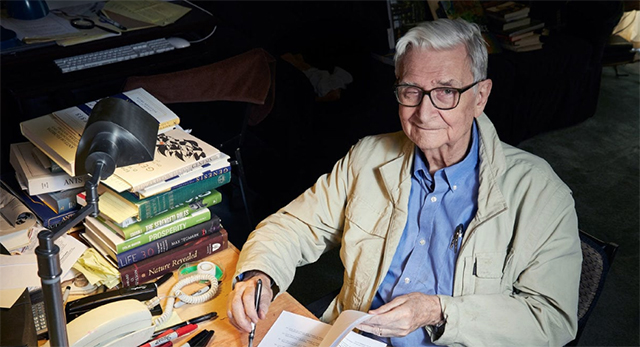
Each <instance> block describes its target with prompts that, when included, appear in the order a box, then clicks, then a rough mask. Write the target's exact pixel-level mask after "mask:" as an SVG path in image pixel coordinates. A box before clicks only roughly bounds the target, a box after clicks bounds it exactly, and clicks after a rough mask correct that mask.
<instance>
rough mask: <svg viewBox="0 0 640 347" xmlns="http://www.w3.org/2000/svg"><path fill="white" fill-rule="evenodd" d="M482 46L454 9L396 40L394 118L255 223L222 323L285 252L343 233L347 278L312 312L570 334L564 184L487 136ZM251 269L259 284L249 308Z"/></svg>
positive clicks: (317, 248) (278, 270)
mask: <svg viewBox="0 0 640 347" xmlns="http://www.w3.org/2000/svg"><path fill="white" fill-rule="evenodd" d="M487 60H488V57H487V50H486V47H485V45H484V41H483V39H482V35H481V33H480V31H479V29H478V27H477V26H476V25H475V24H470V23H467V22H465V21H463V20H448V19H439V20H436V21H433V22H426V23H423V24H421V25H418V26H417V27H415V28H413V29H411V30H410V31H409V32H408V33H407V34H406V35H405V36H404V37H402V38H401V39H400V40H399V41H398V43H397V45H396V56H395V63H396V76H397V85H396V86H395V93H396V96H397V99H398V103H399V104H400V106H399V114H400V120H401V123H402V130H403V131H402V132H398V133H392V134H384V135H377V136H370V137H367V138H364V139H362V140H360V141H359V142H358V143H357V144H356V145H354V146H353V147H352V148H351V150H350V151H349V152H348V153H347V155H346V156H345V157H344V158H342V159H341V160H340V161H339V162H338V163H337V164H336V165H335V166H334V168H333V170H332V171H331V172H330V173H329V174H327V175H324V176H322V177H320V179H319V180H318V181H317V182H316V184H315V185H314V186H313V187H311V188H310V189H308V190H307V191H306V192H304V193H303V194H302V195H300V196H299V197H298V198H296V199H295V200H294V201H293V202H291V203H290V204H288V205H287V206H285V207H284V208H282V209H281V210H280V211H278V212H277V213H275V214H273V215H271V216H269V217H268V218H266V219H265V220H264V221H263V222H261V223H260V224H259V225H258V227H257V228H256V230H255V231H254V232H253V233H252V234H251V235H250V236H249V239H248V240H247V242H246V243H245V245H244V247H243V250H242V253H241V254H240V260H239V262H238V267H237V273H236V275H238V277H237V282H236V283H235V289H234V291H233V293H232V294H231V296H230V298H229V304H228V315H229V318H230V321H231V323H232V324H234V325H235V326H236V327H237V328H238V329H240V330H241V331H245V332H248V331H249V330H250V327H251V322H257V321H258V320H259V319H262V318H264V317H265V314H266V312H267V309H268V305H269V303H270V300H271V299H272V297H273V295H274V294H277V291H283V290H286V288H287V287H288V286H289V285H290V283H291V281H292V280H293V277H294V273H295V268H296V266H301V265H305V264H307V263H310V262H314V261H316V260H317V259H318V258H319V257H320V255H321V254H322V253H323V252H325V251H326V250H327V249H329V248H330V247H338V246H339V247H341V248H340V257H341V259H342V262H343V264H344V268H345V270H344V271H345V272H344V284H343V287H342V289H341V291H340V293H339V295H338V296H337V297H336V298H335V299H334V300H333V302H332V303H331V304H330V306H329V308H328V309H327V310H326V311H325V313H324V315H323V317H322V319H323V320H324V321H327V322H331V321H333V320H335V318H336V317H337V316H338V315H339V314H340V312H341V311H343V310H347V309H354V310H360V311H369V313H372V314H373V315H374V316H373V317H371V318H370V319H369V320H367V321H366V322H364V323H361V324H360V325H359V326H358V328H359V329H360V330H361V331H362V332H364V333H365V334H369V335H370V336H373V337H375V338H378V339H380V340H382V341H384V342H386V343H387V344H389V345H393V346H428V345H433V344H437V345H472V346H474V345H509V346H515V345H518V346H520V345H536V346H537V345H551V346H560V345H563V344H565V343H567V342H569V341H571V340H572V339H573V337H574V336H575V333H576V330H577V307H578V285H579V279H580V269H581V261H582V254H581V250H580V241H579V237H578V227H577V217H576V212H575V208H574V201H573V198H572V196H571V191H570V190H569V188H568V187H567V186H566V185H565V184H564V183H563V182H562V181H561V180H560V179H559V178H558V177H557V176H556V175H555V173H554V172H553V171H552V169H551V168H550V167H549V165H548V164H547V163H546V162H545V161H543V160H542V159H540V158H538V157H536V156H534V155H531V154H529V153H526V152H524V151H521V150H519V149H517V148H514V147H511V146H509V145H507V144H504V143H502V142H500V140H499V139H498V136H497V134H496V131H495V129H494V127H493V125H492V124H491V122H490V121H489V119H488V118H487V116H486V115H484V113H483V110H484V107H485V105H486V103H487V99H488V97H489V94H490V92H491V87H492V82H491V80H489V79H487V78H486V73H487V72H486V71H487ZM514 117H517V115H514ZM259 278H261V279H262V281H263V283H267V284H270V286H266V290H263V292H262V300H261V303H260V307H259V310H258V311H256V308H255V305H254V303H253V297H254V292H255V289H254V288H255V283H256V281H257V279H259Z"/></svg>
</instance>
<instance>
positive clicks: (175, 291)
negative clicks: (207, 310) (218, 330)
mask: <svg viewBox="0 0 640 347" xmlns="http://www.w3.org/2000/svg"><path fill="white" fill-rule="evenodd" d="M200 281H208V282H209V283H210V286H209V290H207V291H206V292H205V293H204V294H201V295H197V296H192V295H189V294H186V293H183V292H182V290H181V289H182V288H183V287H184V286H186V285H188V284H191V283H195V282H200ZM217 292H218V280H217V279H216V277H215V276H214V275H211V274H195V275H191V276H189V277H185V278H183V279H181V280H180V281H178V283H176V284H174V285H173V287H172V288H171V291H170V294H169V296H168V298H167V302H166V304H165V307H164V313H163V314H162V315H160V316H159V317H156V318H154V320H153V325H160V324H162V323H164V322H165V321H166V320H167V319H169V317H171V314H172V313H173V304H174V303H175V301H176V298H178V299H180V300H182V301H184V302H185V303H187V304H201V303H203V302H206V301H209V300H211V299H213V297H214V296H215V295H216V293H217ZM159 303H160V298H159V297H157V296H156V297H155V298H153V299H151V300H148V301H147V302H146V305H147V307H149V308H152V307H155V306H156V305H158V304H159Z"/></svg>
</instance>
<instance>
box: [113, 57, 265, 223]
mask: <svg viewBox="0 0 640 347" xmlns="http://www.w3.org/2000/svg"><path fill="white" fill-rule="evenodd" d="M135 88H144V89H145V90H146V91H148V92H149V93H151V94H152V95H153V96H155V97H156V98H157V99H158V100H160V101H161V102H163V103H164V104H166V105H167V107H169V108H170V109H171V110H172V111H174V112H175V113H176V114H177V115H178V116H179V117H180V119H181V122H180V125H181V126H183V127H184V128H187V129H193V131H194V134H195V135H196V136H198V137H199V138H201V139H203V140H204V141H207V142H208V143H210V144H212V145H214V146H215V147H216V148H218V149H219V150H221V151H222V152H224V153H226V154H228V155H229V156H231V160H230V164H231V166H232V168H235V170H232V171H235V175H236V176H237V177H238V183H239V186H240V193H241V196H242V201H243V205H244V208H245V212H246V215H247V220H248V222H249V225H250V226H251V227H255V224H254V220H253V212H252V208H251V206H250V202H249V197H248V193H249V187H248V185H247V181H246V175H245V168H244V163H243V161H242V148H243V147H244V144H245V138H246V136H247V128H248V126H253V125H257V124H259V123H260V122H261V121H262V120H264V118H266V116H267V115H268V114H269V112H270V111H271V109H272V107H273V101H274V97H275V59H274V58H273V57H272V56H271V55H269V53H267V52H266V51H264V50H262V49H252V50H250V51H247V52H245V53H242V54H239V55H236V56H234V57H231V58H228V59H225V60H222V61H219V62H216V63H212V64H208V65H204V66H200V67H196V68H192V69H188V70H183V71H176V72H170V73H163V74H159V75H152V76H134V77H129V78H128V79H127V81H126V83H125V86H124V88H123V90H124V91H127V90H131V89H135ZM238 115H240V117H238Z"/></svg>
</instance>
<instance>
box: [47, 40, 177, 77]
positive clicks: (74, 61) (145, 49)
mask: <svg viewBox="0 0 640 347" xmlns="http://www.w3.org/2000/svg"><path fill="white" fill-rule="evenodd" d="M174 49H176V47H175V46H174V45H173V44H172V43H171V42H170V41H169V40H167V39H166V38H160V39H156V40H151V41H146V42H139V43H134V44H131V45H127V46H122V47H116V48H111V49H106V50H104V51H98V52H92V53H87V54H81V55H76V56H72V57H67V58H62V59H56V60H54V62H55V63H56V65H58V67H59V68H60V70H62V73H67V72H72V71H78V70H84V69H88V68H92V67H98V66H103V65H107V64H113V63H117V62H121V61H125V60H130V59H135V58H141V57H146V56H148V55H152V54H157V53H162V52H168V51H171V50H174Z"/></svg>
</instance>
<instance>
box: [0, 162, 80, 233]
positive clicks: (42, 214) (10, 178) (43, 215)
mask: <svg viewBox="0 0 640 347" xmlns="http://www.w3.org/2000/svg"><path fill="white" fill-rule="evenodd" d="M0 183H2V185H3V186H4V188H5V189H6V190H7V191H9V192H10V193H11V194H13V195H14V196H15V197H16V198H18V200H20V201H22V203H23V204H25V205H26V206H27V207H28V208H29V209H30V210H31V211H32V212H33V213H34V214H35V215H36V217H38V219H39V220H40V221H41V222H42V226H44V227H45V228H48V229H51V228H53V227H55V226H57V225H59V224H60V223H62V222H64V221H66V220H67V219H70V218H71V217H73V215H75V214H76V212H77V211H78V209H79V208H78V207H76V208H74V209H71V210H69V211H67V212H62V213H55V212H54V211H53V210H52V209H51V208H49V206H47V205H46V204H45V203H44V202H42V200H40V199H39V198H38V197H36V196H30V195H29V194H27V192H26V191H24V190H22V189H21V188H20V184H19V183H18V180H17V179H16V177H15V175H14V174H11V173H5V174H3V175H2V176H0Z"/></svg>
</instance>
